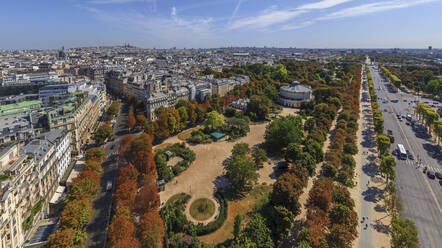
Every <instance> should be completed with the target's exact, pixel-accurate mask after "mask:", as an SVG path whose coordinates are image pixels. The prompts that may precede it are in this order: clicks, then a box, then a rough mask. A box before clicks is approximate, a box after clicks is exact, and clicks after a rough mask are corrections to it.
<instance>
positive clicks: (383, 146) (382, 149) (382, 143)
mask: <svg viewBox="0 0 442 248" xmlns="http://www.w3.org/2000/svg"><path fill="white" fill-rule="evenodd" d="M376 143H377V146H378V151H379V157H380V158H381V157H382V156H385V155H387V154H388V152H389V149H390V145H391V142H390V138H389V137H388V136H386V135H384V134H379V135H378V137H377V138H376Z"/></svg>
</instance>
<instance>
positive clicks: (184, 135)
mask: <svg viewBox="0 0 442 248" xmlns="http://www.w3.org/2000/svg"><path fill="white" fill-rule="evenodd" d="M202 128H203V126H198V127H195V128H189V129H187V130H184V131H182V132H181V133H179V134H178V139H180V140H182V141H186V140H188V139H189V138H190V136H191V134H192V132H193V131H196V130H199V129H202Z"/></svg>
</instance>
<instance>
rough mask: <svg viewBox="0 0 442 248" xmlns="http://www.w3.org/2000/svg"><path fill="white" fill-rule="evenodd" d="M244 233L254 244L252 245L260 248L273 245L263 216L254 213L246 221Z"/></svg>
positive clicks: (270, 247) (267, 247)
mask: <svg viewBox="0 0 442 248" xmlns="http://www.w3.org/2000/svg"><path fill="white" fill-rule="evenodd" d="M244 234H245V235H246V236H247V237H248V238H249V239H250V241H251V242H252V243H254V245H253V246H252V247H260V248H261V247H262V248H272V247H275V245H274V244H273V240H272V236H271V231H270V229H269V228H268V227H267V226H266V224H265V220H264V218H263V217H262V216H261V215H259V214H256V215H255V216H253V218H252V219H251V220H250V222H249V223H247V226H246V228H245V229H244Z"/></svg>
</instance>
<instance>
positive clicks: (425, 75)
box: [386, 64, 442, 96]
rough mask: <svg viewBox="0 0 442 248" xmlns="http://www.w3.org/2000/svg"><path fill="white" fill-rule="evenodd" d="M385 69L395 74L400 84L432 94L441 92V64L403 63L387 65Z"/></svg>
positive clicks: (436, 94)
mask: <svg viewBox="0 0 442 248" xmlns="http://www.w3.org/2000/svg"><path fill="white" fill-rule="evenodd" d="M386 69H388V70H389V71H391V73H393V74H395V75H397V76H398V77H399V78H400V80H401V83H402V85H405V86H407V87H408V88H409V89H414V90H416V91H423V92H425V93H427V94H431V95H433V96H440V95H441V94H442V79H441V78H440V76H441V75H442V66H441V65H440V64H434V65H405V64H402V65H401V66H400V67H399V66H387V67H386Z"/></svg>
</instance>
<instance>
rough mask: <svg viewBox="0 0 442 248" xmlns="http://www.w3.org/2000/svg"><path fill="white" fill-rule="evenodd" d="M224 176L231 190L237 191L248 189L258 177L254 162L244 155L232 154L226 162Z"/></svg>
mask: <svg viewBox="0 0 442 248" xmlns="http://www.w3.org/2000/svg"><path fill="white" fill-rule="evenodd" d="M226 176H227V178H228V179H229V183H230V185H231V186H232V188H233V190H234V191H235V192H237V193H242V192H244V191H246V190H249V189H250V188H251V187H252V184H253V183H254V182H256V180H257V179H258V174H257V173H256V165H255V163H254V162H253V160H252V159H251V158H249V157H246V156H244V155H238V156H234V157H233V159H232V160H230V161H228V162H227V164H226Z"/></svg>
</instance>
